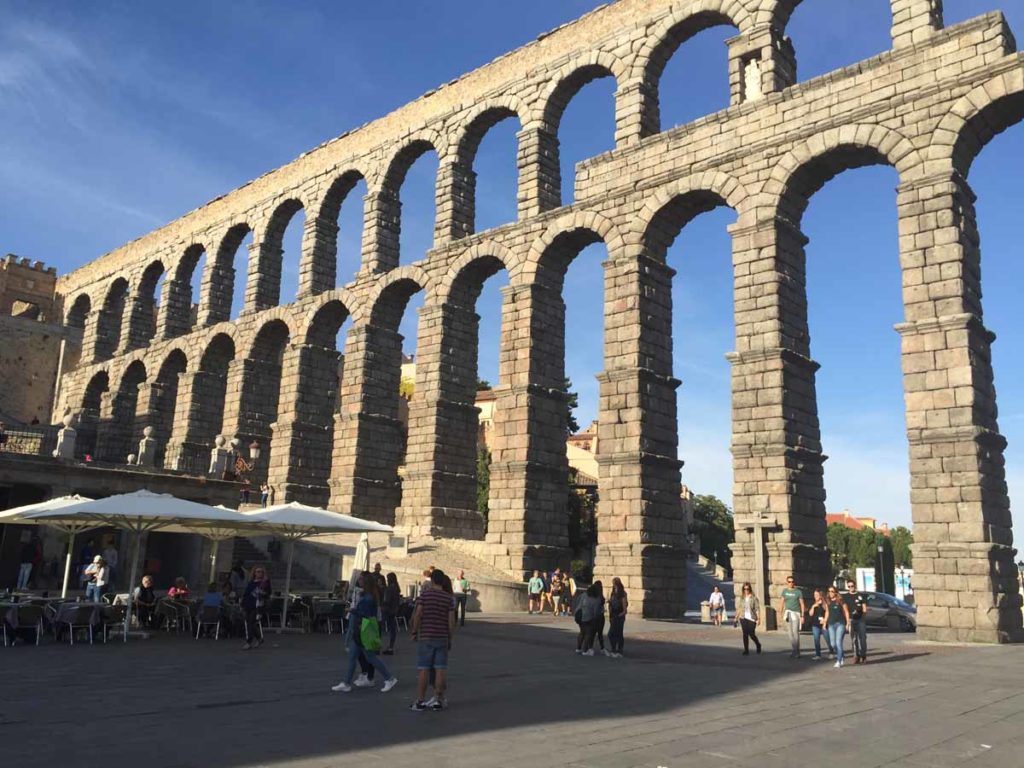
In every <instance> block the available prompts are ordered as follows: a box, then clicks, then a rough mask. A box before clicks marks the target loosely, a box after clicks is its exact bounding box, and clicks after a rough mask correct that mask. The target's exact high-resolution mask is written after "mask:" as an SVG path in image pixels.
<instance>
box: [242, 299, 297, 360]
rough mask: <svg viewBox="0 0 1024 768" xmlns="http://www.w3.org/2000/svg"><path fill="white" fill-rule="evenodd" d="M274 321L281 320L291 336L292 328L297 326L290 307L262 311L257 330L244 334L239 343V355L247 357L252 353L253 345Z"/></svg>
mask: <svg viewBox="0 0 1024 768" xmlns="http://www.w3.org/2000/svg"><path fill="white" fill-rule="evenodd" d="M273 322H279V323H280V324H281V325H283V326H284V327H285V328H286V329H287V330H288V334H289V336H291V335H293V334H292V328H293V327H294V326H295V324H296V323H295V320H294V319H293V318H292V310H291V308H290V307H274V308H273V309H271V310H267V311H266V312H260V314H259V321H258V323H257V324H256V332H255V333H252V332H249V333H246V334H243V336H244V338H243V339H242V341H241V342H240V343H239V345H238V347H239V348H238V351H239V357H241V358H243V359H246V358H249V357H250V356H251V355H252V351H253V347H254V346H255V345H256V339H257V337H258V336H259V335H260V333H261V332H262V331H263V329H264V328H266V327H267V326H268V325H270V324H271V323H273Z"/></svg>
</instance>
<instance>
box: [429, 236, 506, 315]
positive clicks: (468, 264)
mask: <svg viewBox="0 0 1024 768" xmlns="http://www.w3.org/2000/svg"><path fill="white" fill-rule="evenodd" d="M493 261H496V262H498V263H497V264H493ZM481 262H488V263H491V266H493V267H494V271H493V272H489V273H488V269H490V267H484V266H482V264H481ZM481 268H482V269H483V272H481V273H478V272H477V270H479V269H481ZM522 268H523V264H522V262H521V260H520V259H519V257H517V256H516V255H515V254H514V253H513V252H512V251H511V250H509V249H508V248H506V247H505V246H503V245H501V244H500V243H495V242H482V243H476V244H475V245H473V246H472V247H471V248H470V249H469V250H467V251H466V252H465V253H463V254H462V255H461V256H459V257H458V258H457V259H456V260H455V261H454V262H452V263H451V265H449V267H448V268H447V269H446V270H445V272H444V276H443V277H441V279H440V280H439V281H437V283H436V284H435V287H434V289H433V290H432V291H431V293H430V295H429V296H428V297H427V301H428V302H429V303H430V304H435V303H441V304H446V303H448V302H450V301H456V302H457V301H458V299H457V298H456V294H458V293H459V288H458V286H457V283H458V282H459V279H460V275H464V274H465V275H470V274H476V275H477V276H481V277H482V279H481V284H482V282H483V280H485V279H487V277H490V276H491V275H492V274H494V272H496V271H498V270H500V269H504V270H505V271H506V272H508V276H509V282H512V281H513V280H514V279H515V277H516V276H518V274H519V272H520V271H521V270H522ZM467 270H468V271H467ZM484 273H486V274H484Z"/></svg>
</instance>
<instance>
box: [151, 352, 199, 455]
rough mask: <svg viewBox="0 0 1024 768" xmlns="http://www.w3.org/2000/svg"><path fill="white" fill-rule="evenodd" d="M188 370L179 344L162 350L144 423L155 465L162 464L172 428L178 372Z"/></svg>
mask: <svg viewBox="0 0 1024 768" xmlns="http://www.w3.org/2000/svg"><path fill="white" fill-rule="evenodd" d="M188 370H189V360H188V355H186V354H185V351H184V350H183V349H182V348H181V347H177V346H176V347H174V348H173V349H171V350H170V351H169V352H167V353H166V354H164V356H163V362H162V363H161V364H160V367H159V368H158V369H157V374H156V378H155V379H154V381H153V385H154V391H153V394H152V396H151V400H150V409H149V413H148V414H147V421H149V422H150V423H149V424H148V425H143V427H145V426H152V427H153V437H154V439H155V440H156V466H158V467H162V466H164V459H165V457H166V455H167V445H168V442H169V441H170V439H171V435H172V433H173V431H174V418H175V414H176V412H177V408H178V385H179V383H180V377H181V375H182V374H184V373H186V372H187V371H188Z"/></svg>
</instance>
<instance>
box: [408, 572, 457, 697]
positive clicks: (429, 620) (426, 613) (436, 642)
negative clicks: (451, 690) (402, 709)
mask: <svg viewBox="0 0 1024 768" xmlns="http://www.w3.org/2000/svg"><path fill="white" fill-rule="evenodd" d="M444 583H445V575H444V573H442V572H441V571H439V570H435V571H434V572H433V573H432V574H431V575H430V582H429V587H428V586H427V584H424V585H423V590H422V591H421V592H420V596H419V598H417V600H416V609H415V610H414V611H413V614H412V636H413V639H414V640H416V676H417V681H416V682H417V691H416V701H415V702H413V704H412V706H411V707H409V708H410V709H412V710H414V711H416V712H422V711H423V710H426V709H437V710H440V709H444V706H445V701H444V692H445V688H446V687H447V683H448V651H449V650H451V647H452V633H453V632H454V631H455V603H454V600H453V597H452V595H451V594H449V593H448V592H447V591H445V589H444V586H443V585H444ZM431 670H433V671H434V673H435V680H434V695H433V697H432V698H431V699H430V700H425V699H426V695H427V684H428V682H429V680H430V672H431Z"/></svg>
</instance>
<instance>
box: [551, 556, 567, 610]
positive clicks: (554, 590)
mask: <svg viewBox="0 0 1024 768" xmlns="http://www.w3.org/2000/svg"><path fill="white" fill-rule="evenodd" d="M563 586H564V584H563V580H562V569H561V568H555V570H554V573H552V574H551V610H552V612H553V614H554V615H555V616H558V615H559V614H560V613H561V612H562V587H563Z"/></svg>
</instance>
